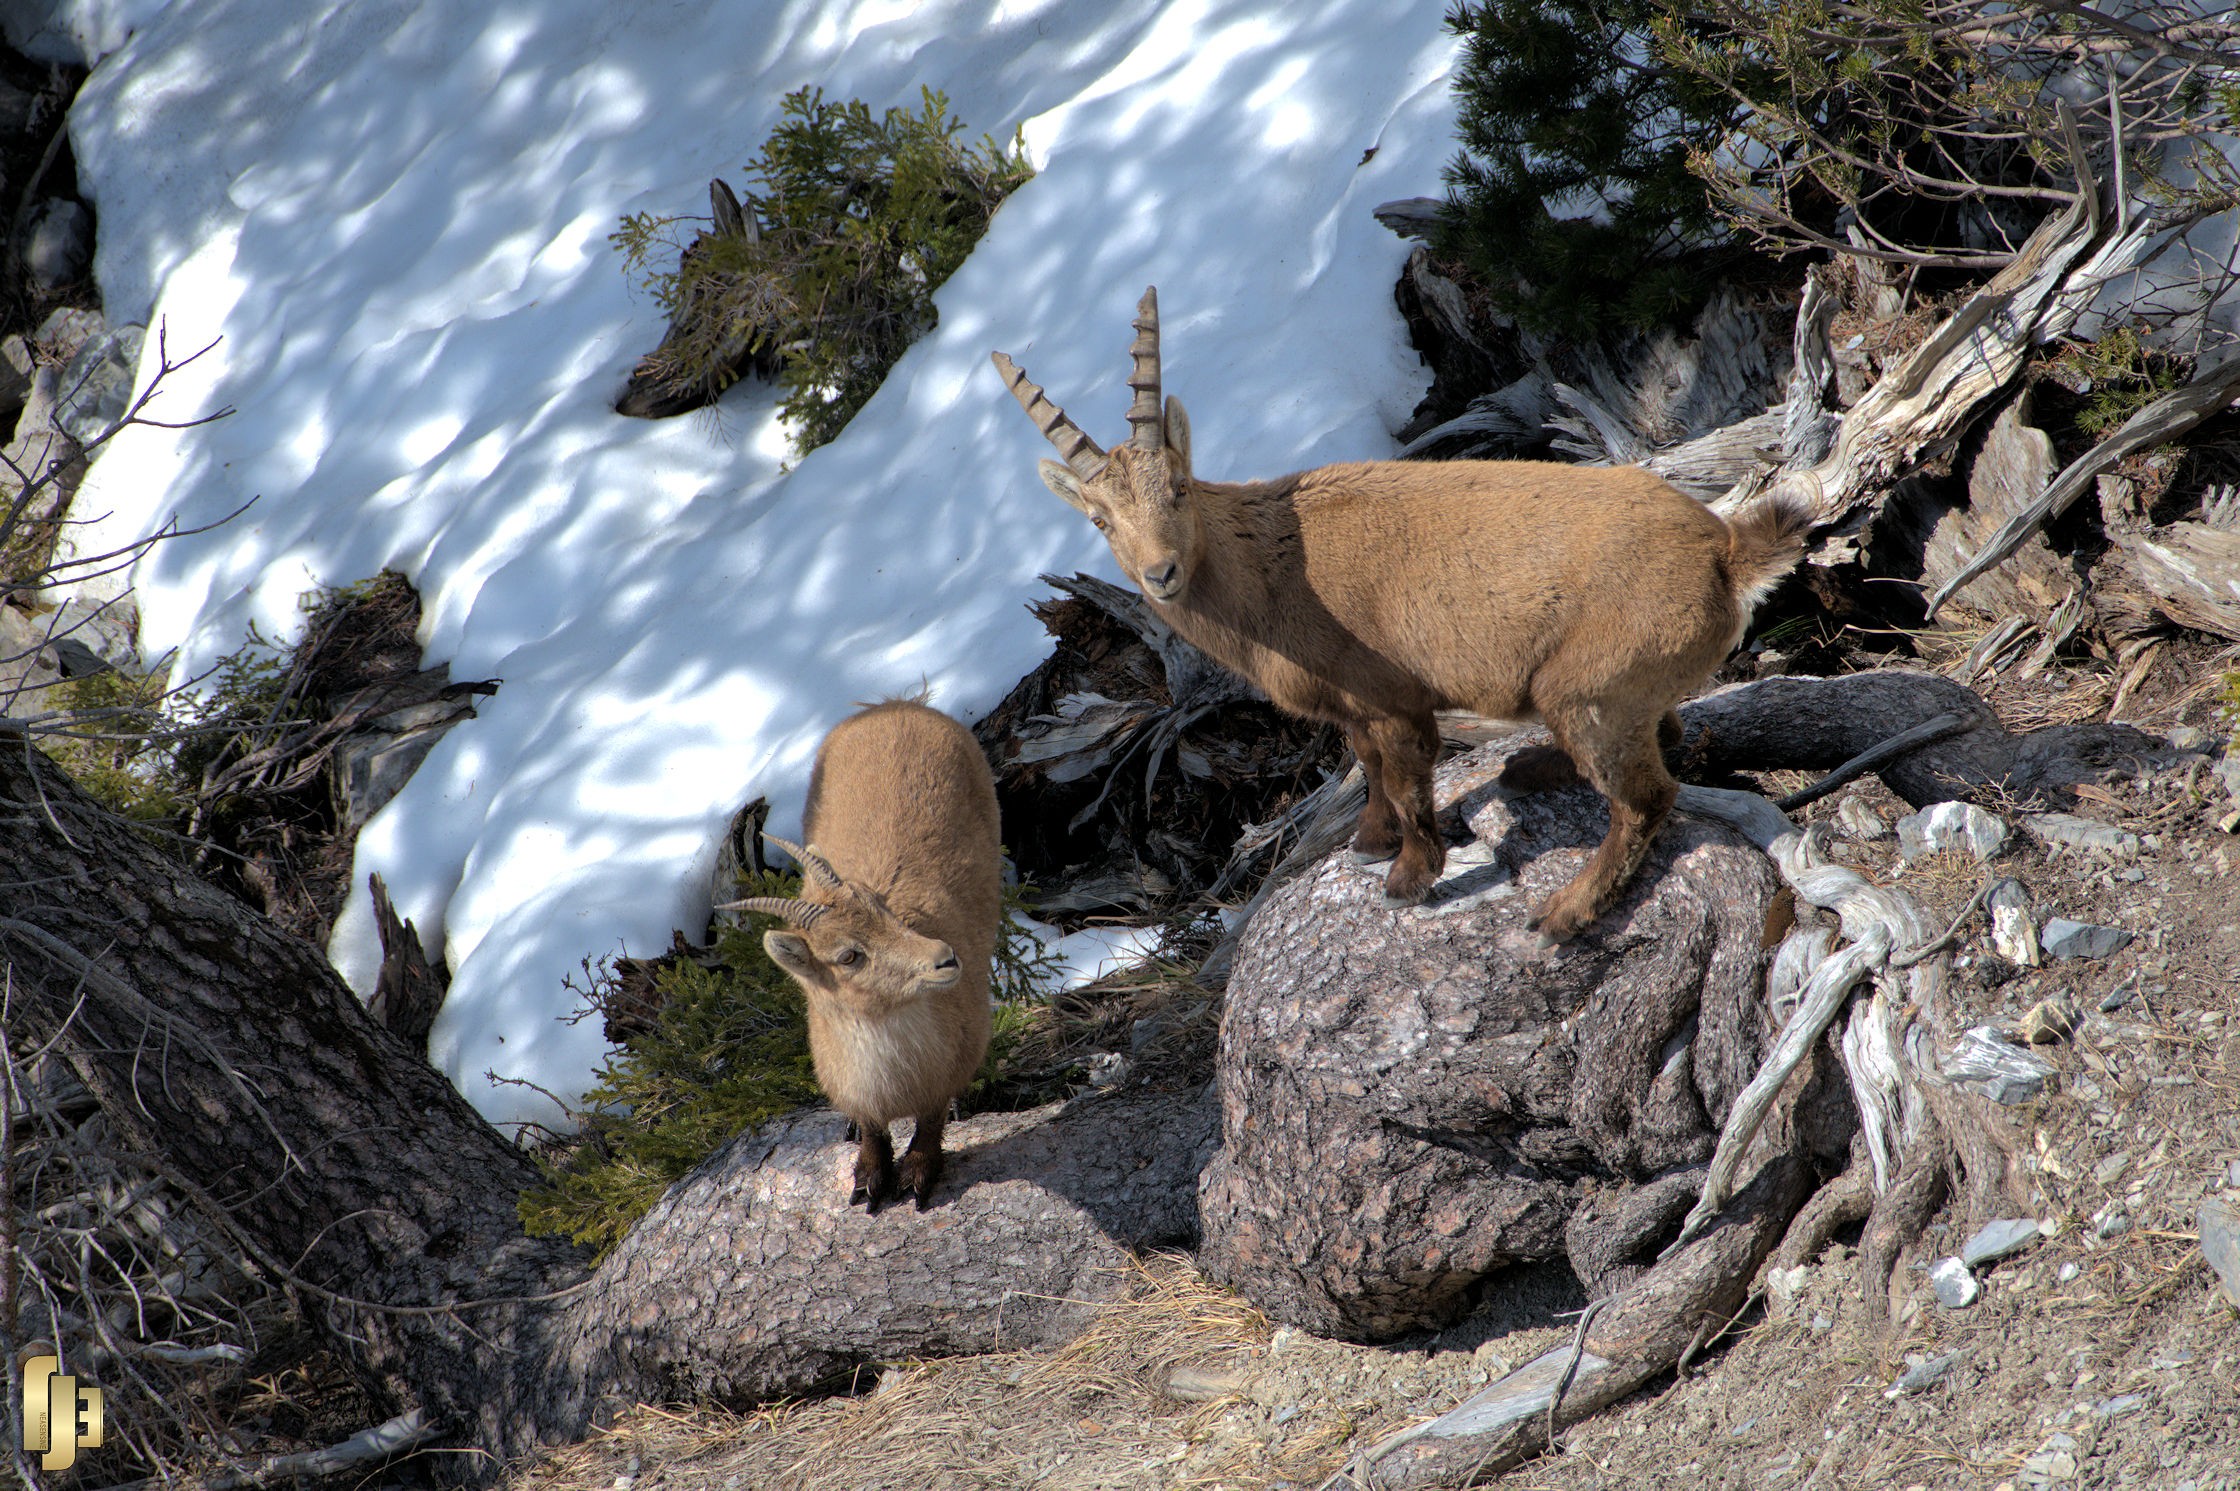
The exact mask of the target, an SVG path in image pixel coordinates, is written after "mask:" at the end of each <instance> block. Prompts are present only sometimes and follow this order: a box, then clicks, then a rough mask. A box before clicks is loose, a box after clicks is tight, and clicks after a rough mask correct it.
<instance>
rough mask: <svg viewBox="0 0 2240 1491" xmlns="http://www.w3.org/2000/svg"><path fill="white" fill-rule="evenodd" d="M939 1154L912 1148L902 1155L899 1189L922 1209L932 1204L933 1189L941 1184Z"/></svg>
mask: <svg viewBox="0 0 2240 1491" xmlns="http://www.w3.org/2000/svg"><path fill="white" fill-rule="evenodd" d="M941 1168H942V1167H941V1156H940V1155H938V1154H931V1155H929V1154H927V1153H925V1152H924V1151H923V1150H912V1151H911V1152H910V1153H908V1154H906V1155H904V1156H903V1157H902V1175H901V1189H902V1190H903V1191H904V1192H906V1193H907V1194H908V1195H910V1196H911V1197H912V1198H913V1199H915V1200H916V1202H917V1203H918V1210H920V1211H924V1210H925V1209H926V1208H927V1207H929V1206H931V1205H932V1204H933V1190H934V1187H935V1186H938V1185H939V1184H941Z"/></svg>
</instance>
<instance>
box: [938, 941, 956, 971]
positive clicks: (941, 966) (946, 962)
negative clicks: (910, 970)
mask: <svg viewBox="0 0 2240 1491" xmlns="http://www.w3.org/2000/svg"><path fill="white" fill-rule="evenodd" d="M957 966H958V964H957V950H956V949H955V948H953V947H951V946H949V944H948V943H946V942H944V943H942V944H941V956H940V957H938V958H936V959H934V960H933V971H934V972H935V973H948V972H951V971H952V970H954V969H956V968H957Z"/></svg>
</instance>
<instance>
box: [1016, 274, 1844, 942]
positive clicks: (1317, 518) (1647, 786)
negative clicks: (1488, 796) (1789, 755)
mask: <svg viewBox="0 0 2240 1491" xmlns="http://www.w3.org/2000/svg"><path fill="white" fill-rule="evenodd" d="M1135 327H1136V339H1135V343H1134V346H1133V348H1132V349H1131V352H1132V356H1133V359H1134V368H1133V372H1132V373H1131V375H1130V377H1129V379H1128V383H1129V386H1130V387H1131V388H1132V389H1133V390H1134V391H1135V397H1134V401H1133V403H1132V404H1131V406H1130V408H1129V410H1128V424H1129V426H1130V431H1131V433H1130V436H1129V439H1128V441H1127V443H1126V444H1124V445H1121V446H1118V447H1115V448H1114V449H1113V450H1111V451H1109V452H1107V451H1105V450H1103V449H1102V448H1100V447H1099V446H1098V445H1097V444H1096V442H1095V441H1093V440H1091V439H1090V438H1089V437H1088V435H1086V434H1085V433H1083V431H1082V430H1081V428H1080V426H1078V425H1076V424H1075V423H1074V422H1073V421H1072V420H1071V419H1069V418H1067V417H1066V414H1065V411H1064V410H1062V409H1060V408H1059V407H1058V406H1057V405H1056V404H1055V403H1053V402H1051V401H1050V399H1049V398H1048V397H1046V396H1045V395H1044V393H1043V391H1042V390H1041V389H1040V388H1038V387H1037V386H1036V385H1035V384H1033V383H1032V382H1030V381H1028V379H1027V376H1026V374H1025V373H1024V372H1023V371H1022V370H1021V369H1020V368H1018V367H1017V366H1016V365H1015V364H1014V363H1013V362H1012V361H1011V359H1010V358H1008V357H1006V356H1005V355H1004V354H1002V353H1000V352H998V353H996V354H994V357H995V364H996V368H997V371H998V372H1000V373H1001V374H1002V375H1003V378H1004V381H1005V384H1006V385H1007V386H1008V387H1009V388H1010V390H1011V393H1012V395H1013V397H1015V398H1016V399H1017V400H1018V401H1019V404H1020V406H1021V407H1022V408H1024V409H1025V410H1026V412H1027V415H1028V417H1029V418H1030V419H1032V420H1033V421H1034V423H1035V426H1036V427H1037V428H1038V429H1040V430H1041V431H1042V432H1043V435H1044V436H1045V437H1046V438H1047V439H1048V440H1049V441H1050V442H1051V444H1052V445H1054V446H1056V447H1057V450H1058V453H1059V454H1060V455H1061V456H1063V457H1064V460H1063V461H1051V460H1045V461H1043V462H1042V463H1041V472H1042V479H1043V481H1044V482H1045V483H1046V484H1047V485H1048V486H1049V487H1050V489H1051V490H1052V491H1053V492H1055V493H1057V494H1058V495H1059V496H1060V497H1062V498H1064V499H1065V500H1066V501H1067V502H1069V503H1071V504H1073V506H1075V507H1076V508H1078V509H1080V510H1081V512H1082V513H1084V514H1085V515H1087V517H1088V518H1089V520H1090V521H1091V522H1092V523H1094V524H1096V526H1097V528H1098V530H1099V531H1100V532H1102V533H1103V534H1104V535H1105V538H1106V540H1107V541H1108V542H1109V543H1110V544H1111V546H1112V556H1113V558H1114V559H1115V560H1116V561H1118V563H1119V565H1120V567H1121V569H1122V570H1124V571H1125V572H1126V573H1127V575H1128V576H1129V578H1130V579H1132V580H1134V581H1135V583H1136V584H1137V585H1138V586H1139V587H1140V588H1141V589H1142V591H1143V593H1144V595H1145V597H1146V598H1147V599H1148V600H1149V601H1150V603H1151V606H1152V609H1153V610H1154V611H1155V612H1156V613H1157V614H1158V615H1159V617H1160V619H1162V620H1163V621H1165V622H1166V623H1167V624H1168V625H1169V626H1172V627H1173V628H1174V629H1175V630H1176V631H1177V632H1179V633H1180V634H1181V635H1182V636H1183V637H1185V638H1187V639H1188V640H1189V641H1191V642H1192V643H1194V644H1196V645H1197V646H1198V647H1199V648H1201V649H1203V650H1204V651H1205V652H1207V653H1209V654H1210V655H1212V656H1213V657H1214V658H1215V659H1216V660H1218V661H1219V662H1221V663H1222V664H1224V665H1225V666H1227V667H1229V668H1231V669H1234V670H1235V671H1236V672H1238V673H1241V674H1243V675H1244V676H1245V677H1247V678H1249V679H1251V680H1252V681H1253V682H1254V683H1256V684H1258V685H1259V686H1260V688H1261V690H1262V691H1263V692H1265V693H1266V694H1267V696H1268V698H1269V699H1270V700H1271V701H1272V702H1273V703H1275V704H1276V705H1277V706H1278V707H1279V708H1282V709H1285V710H1288V711H1290V712H1291V713H1293V714H1299V715H1304V716H1306V717H1308V718H1310V719H1318V720H1328V721H1331V722H1332V723H1335V724H1337V725H1339V726H1340V727H1342V728H1343V729H1344V730H1345V732H1346V736H1347V739H1348V740H1349V741H1350V742H1351V744H1352V746H1353V749H1354V754H1355V755H1356V756H1357V757H1358V758H1359V760H1360V762H1361V769H1362V775H1363V777H1364V778H1365V779H1366V781H1367V785H1368V802H1367V804H1366V805H1365V806H1364V807H1363V808H1362V811H1361V817H1360V821H1359V823H1358V824H1357V825H1356V828H1355V832H1354V840H1353V847H1354V852H1355V855H1356V857H1357V858H1358V859H1360V860H1362V861H1363V862H1365V863H1378V862H1382V861H1385V860H1390V861H1391V862H1392V863H1391V868H1390V870H1389V871H1387V873H1386V876H1385V886H1384V889H1385V898H1386V900H1387V902H1388V903H1389V904H1392V905H1395V906H1407V905H1415V904H1419V903H1421V902H1422V901H1423V900H1424V899H1426V898H1427V897H1428V896H1429V894H1430V892H1431V888H1432V886H1433V885H1434V884H1435V883H1436V882H1437V880H1438V878H1439V873H1440V871H1441V869H1442V868H1443V867H1444V865H1445V862H1446V845H1445V843H1444V841H1443V840H1442V838H1441V836H1440V833H1439V829H1438V824H1437V820H1436V814H1435V808H1434V804H1433V802H1432V788H1431V772H1432V767H1433V765H1434V764H1435V763H1436V762H1437V759H1438V753H1439V732H1438V726H1437V722H1436V720H1435V717H1434V711H1437V710H1440V709H1464V710H1469V711H1472V712H1474V713H1476V714H1480V715H1483V716H1486V717H1488V718H1490V719H1499V720H1514V721H1537V722H1539V723H1541V724H1544V725H1545V726H1546V727H1547V728H1548V731H1549V733H1550V734H1551V735H1552V736H1554V738H1555V745H1554V747H1553V748H1539V749H1535V750H1529V751H1524V752H1520V753H1518V754H1517V755H1516V756H1515V757H1513V758H1512V759H1511V761H1510V763H1509V766H1508V768H1507V769H1506V771H1505V772H1504V774H1503V777H1502V783H1503V785H1504V786H1506V787H1507V788H1509V789H1510V790H1513V791H1519V792H1529V791H1537V790H1542V789H1545V788H1550V787H1556V786H1561V785H1564V784H1566V783H1569V782H1572V781H1576V780H1578V779H1579V778H1580V777H1584V778H1585V779H1586V780H1587V781H1588V782H1591V783H1592V784H1593V785H1594V786H1595V787H1596V788H1597V789H1598V790H1599V791H1600V792H1601V793H1602V794H1603V795H1604V796H1605V797H1606V798H1608V799H1609V803H1610V828H1609V832H1608V834H1607V835H1606V836H1605V837H1604V839H1603V841H1602V843H1601V845H1600V847H1599V848H1597V849H1596V851H1595V852H1594V854H1593V855H1592V856H1591V857H1590V858H1589V859H1588V861H1587V863H1586V865H1585V866H1584V867H1583V868H1582V869H1581V870H1580V871H1579V873H1578V874H1577V875H1575V876H1574V877H1573V878H1572V879H1571V881H1570V882H1569V883H1568V884H1566V885H1564V886H1563V887H1562V888H1561V889H1559V890H1557V891H1556V892H1555V894H1553V895H1552V896H1550V897H1549V898H1548V900H1547V901H1546V902H1545V903H1544V904H1543V905H1541V906H1540V907H1539V908H1538V910H1537V911H1536V912H1535V913H1534V916H1533V925H1534V926H1536V927H1537V928H1538V929H1539V930H1540V931H1541V932H1542V933H1543V934H1544V935H1546V936H1547V937H1549V938H1551V939H1553V940H1555V941H1564V940H1568V939H1569V938H1571V937H1572V936H1574V935H1576V934H1577V933H1578V932H1579V931H1580V929H1581V928H1583V927H1585V926H1587V925H1588V924H1589V923H1591V922H1592V921H1593V920H1594V919H1595V918H1596V917H1597V916H1599V915H1600V914H1601V913H1602V912H1603V911H1604V910H1605V909H1606V908H1607V907H1608V906H1609V904H1610V903H1611V901H1612V900H1614V899H1615V898H1616V896H1617V894H1618V892H1619V890H1620V889H1621V888H1622V887H1623V886H1624V885H1625V884H1626V882H1627V881H1628V880H1629V879H1630V878H1631V877H1632V875H1633V873H1634V871H1635V870H1636V869H1638V868H1639V866H1640V864H1641V860H1642V858H1643V856H1644V855H1646V854H1647V852H1648V849H1649V845H1650V843H1651V841H1652V840H1653V839H1654V837H1655V835H1656V831H1657V828H1658V826H1659V825H1660V824H1661V823H1662V822H1663V821H1664V819H1665V817H1666V815H1667V814H1668V813H1670V812H1671V810H1672V804H1673V799H1674V797H1675V795H1676V792H1677V788H1676V786H1675V784H1674V782H1673V779H1672V775H1671V773H1670V772H1668V771H1667V770H1666V769H1665V765H1664V760H1663V753H1662V750H1661V749H1660V741H1661V743H1662V744H1668V745H1669V744H1677V743H1678V740H1679V731H1680V721H1679V717H1678V715H1676V714H1675V713H1674V712H1673V706H1674V705H1675V704H1677V703H1678V702H1679V701H1680V700H1681V699H1683V698H1685V697H1687V696H1688V695H1689V694H1690V693H1692V692H1693V691H1694V690H1695V689H1697V688H1698V687H1700V686H1701V685H1702V683H1703V682H1704V680H1705V679H1706V678H1708V677H1709V676H1710V674H1711V672H1712V670H1713V669H1714V668H1716V667H1717V666H1718V665H1719V662H1720V660H1721V659H1722V658H1724V657H1725V656H1726V655H1727V654H1728V653H1729V652H1730V651H1732V650H1733V648H1734V647H1735V645H1736V644H1737V643H1738V642H1739V641H1741V639H1742V634H1743V631H1744V629H1745V627H1746V625H1747V623H1748V621H1749V616H1750V612H1751V610H1752V609H1753V608H1754V607H1755V606H1756V605H1757V603H1758V602H1759V601H1760V600H1762V599H1764V597H1765V596H1766V595H1767V594H1769V593H1770V592H1771V591H1772V589H1773V588H1774V586H1775V585H1777V584H1778V583H1779V582H1780V580H1781V578H1782V576H1784V575H1785V574H1787V573H1788V572H1789V571H1790V570H1791V569H1793V568H1794V567H1795V566H1796V564H1797V561H1798V560H1799V559H1800V558H1801V557H1802V556H1803V552H1804V536H1805V533H1806V531H1807V530H1808V529H1809V528H1810V526H1811V520H1810V517H1809V515H1808V514H1807V513H1806V512H1804V511H1803V510H1802V509H1801V508H1800V507H1798V506H1796V505H1794V504H1791V503H1787V502H1781V501H1764V502H1760V503H1758V504H1757V505H1755V506H1753V507H1752V508H1750V509H1749V510H1747V511H1745V512H1744V513H1742V514H1740V515H1738V516H1737V517H1736V518H1735V519H1734V520H1733V521H1731V522H1730V521H1727V520H1724V519H1721V518H1720V517H1719V516H1718V515H1717V514H1715V513H1713V512H1711V511H1710V510H1709V509H1708V508H1706V507H1705V506H1703V504H1701V503H1699V502H1697V501H1695V500H1694V499H1693V498H1690V497H1688V496H1686V495H1685V494H1683V493H1681V492H1679V491H1677V490H1675V489H1674V488H1672V487H1671V486H1668V485H1667V484H1666V483H1665V482H1663V481H1662V480H1660V479H1658V478H1657V477H1656V476H1654V475H1652V474H1651V473H1649V472H1647V471H1644V470H1642V469H1640V468H1639V467H1585V466H1567V465H1563V464H1560V463H1556V462H1547V461H1449V462H1434V463H1422V464H1417V463H1411V462H1399V461H1371V462H1360V463H1354V464H1346V465H1334V466H1323V467H1318V468H1316V469H1315V470H1312V471H1304V472H1298V473H1295V474H1293V475H1290V476H1282V477H1277V478H1275V479H1274V480H1272V481H1262V482H1210V481H1201V480H1199V479H1198V478H1197V477H1196V476H1194V475H1193V474H1192V472H1191V462H1190V424H1189V420H1188V417H1187V416H1186V415H1185V414H1184V413H1183V409H1182V402H1181V400H1179V399H1175V398H1168V399H1166V400H1165V402H1164V404H1163V405H1162V403H1161V398H1160V369H1159V309H1158V292H1157V290H1156V288H1153V289H1151V290H1146V291H1145V292H1144V296H1143V300H1142V302H1141V303H1140V304H1139V305H1138V307H1137V310H1136V321H1135Z"/></svg>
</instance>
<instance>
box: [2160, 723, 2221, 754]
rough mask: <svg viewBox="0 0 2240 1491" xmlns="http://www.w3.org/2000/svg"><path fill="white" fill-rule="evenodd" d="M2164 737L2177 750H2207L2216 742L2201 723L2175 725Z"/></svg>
mask: <svg viewBox="0 0 2240 1491" xmlns="http://www.w3.org/2000/svg"><path fill="white" fill-rule="evenodd" d="M2163 738H2164V739H2165V740H2167V741H2169V742H2170V748H2171V749H2172V750H2177V751H2205V750H2207V749H2208V748H2209V747H2210V746H2211V745H2212V744H2214V743H2215V742H2214V741H2213V740H2212V738H2211V737H2210V734H2209V732H2208V731H2206V730H2204V729H2202V728H2201V727H2200V726H2199V725H2174V726H2172V727H2171V729H2170V733H2169V734H2168V735H2166V736H2164V737H2163Z"/></svg>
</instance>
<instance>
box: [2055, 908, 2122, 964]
mask: <svg viewBox="0 0 2240 1491" xmlns="http://www.w3.org/2000/svg"><path fill="white" fill-rule="evenodd" d="M2130 940H2131V934H2130V933H2129V932H2126V931H2125V930H2123V928H2121V927H2103V926H2100V925H2099V924H2097V923H2095V922H2073V921H2071V920H2069V919H2068V918H2067V917H2065V916H2057V917H2054V918H2052V919H2051V920H2049V921H2047V923H2046V924H2045V926H2044V927H2043V928H2041V929H2040V930H2039V933H2038V944H2039V946H2041V947H2043V948H2044V949H2045V950H2046V951H2047V952H2048V953H2050V954H2052V955H2053V956H2054V957H2056V958H2105V957H2107V956H2109V955H2110V954H2111V953H2114V952H2116V951H2117V950H2118V949H2120V948H2121V947H2122V946H2123V945H2124V944H2125V943H2127V942H2129V941H2130Z"/></svg>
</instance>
